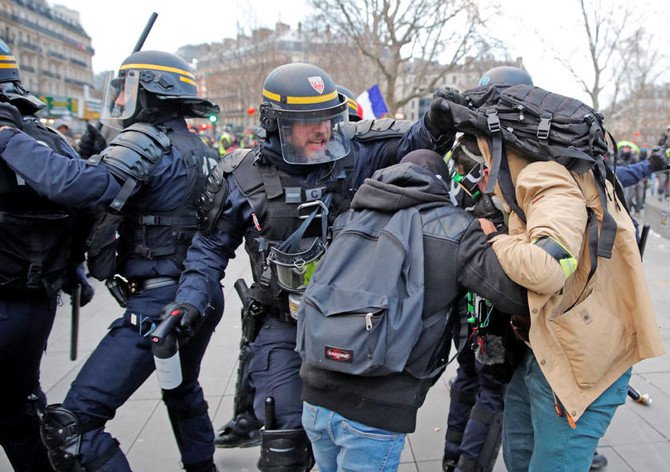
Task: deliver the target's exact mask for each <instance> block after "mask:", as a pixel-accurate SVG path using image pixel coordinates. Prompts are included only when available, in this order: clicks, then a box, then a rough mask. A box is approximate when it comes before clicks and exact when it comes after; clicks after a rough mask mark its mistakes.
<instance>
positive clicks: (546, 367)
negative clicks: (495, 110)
mask: <svg viewBox="0 0 670 472" xmlns="http://www.w3.org/2000/svg"><path fill="white" fill-rule="evenodd" d="M480 148H482V152H483V153H484V155H485V157H486V158H487V160H488V162H489V163H490V152H489V149H488V146H487V144H486V142H485V141H483V140H480ZM507 154H508V160H509V163H510V169H511V173H512V180H513V181H514V183H515V190H516V198H517V202H518V204H519V207H520V208H521V209H522V210H523V211H524V213H525V215H526V224H524V223H523V222H522V221H521V220H520V219H519V218H518V217H517V216H516V215H515V214H512V215H510V220H509V235H503V234H501V235H498V236H496V237H494V238H493V239H492V244H493V249H494V251H495V252H496V255H497V256H498V259H499V260H500V263H501V265H502V267H503V269H504V270H505V272H506V273H507V275H508V276H509V277H510V278H511V279H512V280H514V281H515V282H517V283H518V284H519V285H522V286H524V287H526V288H528V305H529V308H530V312H531V328H530V347H531V349H532V350H533V353H534V354H535V357H536V359H537V362H538V363H539V366H540V369H541V370H542V372H543V373H544V375H545V377H546V378H547V380H548V382H549V384H550V385H551V388H552V389H553V391H554V393H555V394H556V396H557V397H558V398H559V399H560V401H561V403H562V404H563V406H564V407H565V409H566V410H567V412H568V413H569V414H570V415H571V416H572V418H574V420H575V421H577V420H578V419H579V417H580V416H581V415H582V414H583V413H584V410H586V408H587V407H588V406H589V405H590V404H591V403H592V402H593V401H594V400H595V399H596V398H597V397H598V396H600V395H601V394H602V393H603V391H605V389H607V388H608V387H609V386H610V385H611V384H612V383H613V382H614V381H615V380H616V379H617V378H619V377H620V376H621V375H622V374H623V373H624V372H626V370H628V369H629V368H630V367H631V366H632V365H634V364H635V363H637V362H639V361H640V360H642V359H645V358H648V357H654V356H659V355H661V354H663V353H664V352H665V350H664V347H663V342H662V340H661V336H660V332H659V328H658V324H657V322H656V317H655V315H654V311H653V307H652V305H651V301H650V297H649V291H648V288H647V283H646V278H645V275H644V270H643V268H642V261H641V260H640V254H639V251H638V249H637V243H636V240H635V230H634V227H633V223H632V220H631V218H630V217H629V216H628V214H627V213H626V210H625V209H624V208H623V207H622V206H621V205H620V204H619V203H617V201H616V199H615V197H614V192H613V188H612V186H611V185H610V183H609V182H608V183H607V194H608V209H609V212H610V213H611V215H612V216H613V217H614V219H615V221H616V223H617V233H616V239H615V242H614V248H613V251H612V257H611V258H610V259H605V258H598V268H597V270H596V272H595V274H594V276H593V277H592V278H591V280H590V281H589V282H588V285H587V286H585V284H586V281H587V278H588V274H589V271H590V268H591V262H590V256H589V246H588V243H589V241H588V238H587V237H586V234H585V233H586V223H587V207H589V208H592V209H593V210H594V211H595V213H596V215H597V217H598V222H599V223H600V221H602V217H603V211H602V207H601V204H600V200H599V198H598V189H597V187H596V183H595V179H594V177H593V174H592V173H591V172H588V173H586V174H583V175H578V174H573V173H571V172H569V171H568V170H567V169H566V168H565V167H564V166H562V165H560V164H558V163H556V162H533V163H530V162H528V161H526V160H524V159H522V158H520V157H519V156H517V155H515V154H514V153H513V152H510V151H509V150H508V153H507ZM496 192H497V193H498V194H499V196H500V191H499V188H497V187H496ZM543 236H549V237H552V238H554V239H555V240H556V241H558V242H559V243H560V244H561V245H562V246H563V247H564V248H565V249H567V250H568V251H569V252H570V253H571V254H572V255H573V256H574V257H575V258H576V259H577V268H576V270H575V272H574V273H573V274H572V275H570V276H569V277H566V273H565V272H564V270H563V268H562V267H561V265H560V264H559V263H558V262H557V261H556V259H554V258H553V257H552V256H550V255H549V254H548V253H547V252H545V251H544V250H543V249H541V248H539V247H538V246H535V245H533V244H532V242H533V241H535V240H537V239H538V238H541V237H543Z"/></svg>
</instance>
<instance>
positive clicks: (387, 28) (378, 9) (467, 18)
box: [309, 0, 481, 113]
mask: <svg viewBox="0 0 670 472" xmlns="http://www.w3.org/2000/svg"><path fill="white" fill-rule="evenodd" d="M309 3H310V5H311V7H312V8H313V10H314V11H315V15H314V17H313V18H312V20H311V23H310V24H312V25H320V28H321V30H322V31H324V30H325V31H327V32H329V33H330V34H334V35H339V36H341V37H342V38H346V39H347V40H348V41H349V42H350V43H353V44H354V45H355V46H356V48H357V50H358V51H359V52H360V53H361V54H362V56H363V57H364V58H365V59H366V61H367V62H368V63H369V64H371V65H373V70H372V72H373V74H374V75H373V76H372V77H370V79H371V80H374V82H378V83H379V85H380V88H381V89H382V92H383V94H384V98H385V100H386V103H387V106H388V108H389V111H390V112H391V113H394V112H395V111H396V110H397V109H398V108H400V107H402V106H403V105H405V104H406V103H408V102H409V101H410V100H411V99H413V98H416V97H421V96H425V95H426V93H427V92H430V91H432V89H433V88H435V87H436V86H438V85H441V84H442V83H443V80H444V78H445V76H446V75H447V74H448V73H449V72H450V71H451V70H453V69H454V67H455V66H456V64H457V63H458V62H459V61H461V60H462V59H463V58H464V57H465V56H467V55H468V54H471V53H472V52H473V50H474V49H475V47H476V46H477V45H478V44H479V43H478V39H479V36H478V34H477V30H478V27H479V26H480V25H481V20H480V15H479V12H478V10H477V6H476V3H475V2H474V1H473V0H414V1H410V0H309ZM401 77H411V83H412V84H413V86H411V87H403V86H401V85H402V84H400V83H399V82H398V80H399V79H400V78H401ZM374 82H373V83H374ZM369 85H372V84H369ZM369 85H368V86H369Z"/></svg>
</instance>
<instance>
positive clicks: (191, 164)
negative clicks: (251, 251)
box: [119, 129, 210, 267]
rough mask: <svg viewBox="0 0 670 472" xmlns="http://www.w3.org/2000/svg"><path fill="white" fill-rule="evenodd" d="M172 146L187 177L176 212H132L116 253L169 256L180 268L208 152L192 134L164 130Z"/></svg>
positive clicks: (192, 227)
mask: <svg viewBox="0 0 670 472" xmlns="http://www.w3.org/2000/svg"><path fill="white" fill-rule="evenodd" d="M167 135H168V137H169V138H170V143H171V144H172V146H174V147H176V148H177V150H178V151H179V154H181V156H182V159H183V160H184V164H185V165H186V171H187V176H188V184H187V187H186V192H185V193H184V198H183V200H182V202H181V204H180V205H179V207H178V208H177V209H176V210H172V211H169V212H163V213H151V214H145V213H134V212H131V214H129V215H128V216H127V217H126V218H124V229H123V232H122V234H121V238H119V254H123V255H124V256H127V255H139V256H141V257H144V258H146V259H156V258H163V257H169V258H170V259H171V260H172V261H174V262H175V263H176V264H177V265H178V266H179V267H183V262H184V259H185V258H186V251H187V249H188V247H189V246H190V244H191V240H192V239H193V236H194V235H195V232H196V231H197V218H196V214H197V209H198V203H199V198H200V194H201V193H202V191H203V189H204V188H205V182H206V180H207V175H208V174H209V165H210V164H209V161H208V155H209V151H208V149H207V146H206V145H205V144H204V143H203V142H202V141H201V140H200V138H198V137H197V136H196V135H194V134H193V133H190V132H188V131H183V132H173V131H172V130H169V129H168V130H167Z"/></svg>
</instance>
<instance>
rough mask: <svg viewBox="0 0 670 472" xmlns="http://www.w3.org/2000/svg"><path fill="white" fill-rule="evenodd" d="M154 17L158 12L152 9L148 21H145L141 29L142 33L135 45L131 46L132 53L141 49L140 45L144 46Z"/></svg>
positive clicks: (156, 16) (154, 19)
mask: <svg viewBox="0 0 670 472" xmlns="http://www.w3.org/2000/svg"><path fill="white" fill-rule="evenodd" d="M156 18H158V13H156V12H155V11H154V12H152V13H151V16H150V17H149V21H147V24H146V26H145V27H144V29H143V30H142V34H141V35H140V38H139V39H138V40H137V44H135V47H134V48H133V53H135V52H137V51H139V50H140V49H142V46H144V41H146V40H147V36H149V31H151V28H153V26H154V22H155V21H156Z"/></svg>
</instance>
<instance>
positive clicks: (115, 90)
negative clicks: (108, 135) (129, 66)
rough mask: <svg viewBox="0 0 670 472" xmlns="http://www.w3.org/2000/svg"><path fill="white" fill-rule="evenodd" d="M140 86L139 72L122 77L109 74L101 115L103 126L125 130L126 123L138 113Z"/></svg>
mask: <svg viewBox="0 0 670 472" xmlns="http://www.w3.org/2000/svg"><path fill="white" fill-rule="evenodd" d="M139 84H140V74H139V72H138V71H134V70H131V71H128V72H126V73H125V74H124V75H123V76H121V77H115V76H114V75H113V74H112V73H110V74H109V76H108V78H107V83H106V88H105V97H104V99H103V101H102V111H101V113H100V122H101V123H102V124H104V125H105V126H109V127H110V128H115V129H123V128H125V125H124V122H126V120H129V119H131V118H132V117H133V115H135V112H136V111H137V102H138V92H139Z"/></svg>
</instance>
